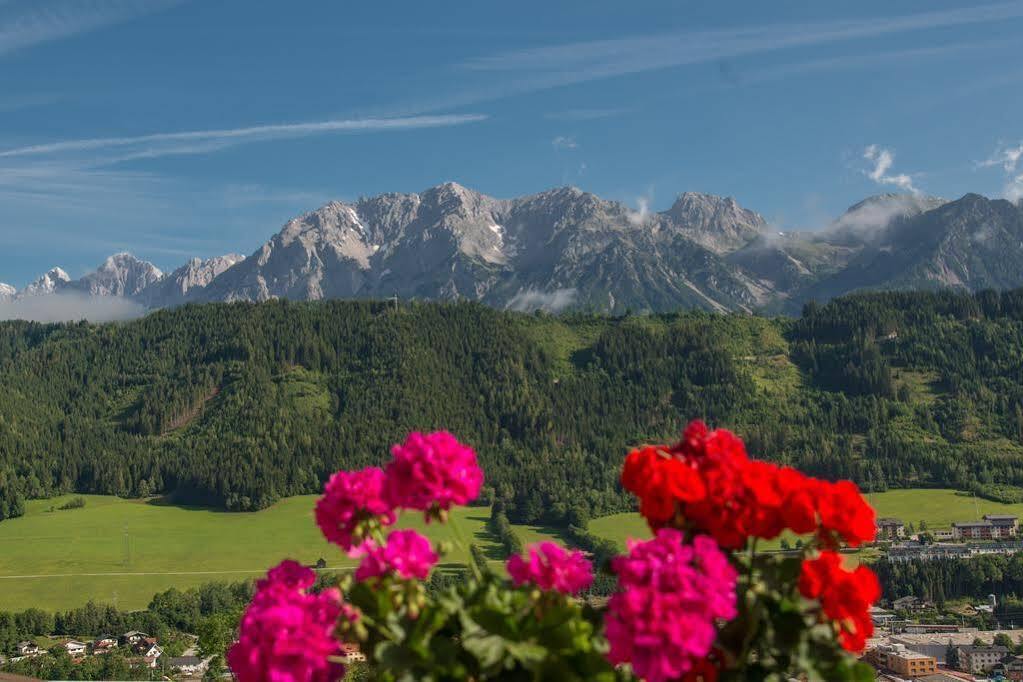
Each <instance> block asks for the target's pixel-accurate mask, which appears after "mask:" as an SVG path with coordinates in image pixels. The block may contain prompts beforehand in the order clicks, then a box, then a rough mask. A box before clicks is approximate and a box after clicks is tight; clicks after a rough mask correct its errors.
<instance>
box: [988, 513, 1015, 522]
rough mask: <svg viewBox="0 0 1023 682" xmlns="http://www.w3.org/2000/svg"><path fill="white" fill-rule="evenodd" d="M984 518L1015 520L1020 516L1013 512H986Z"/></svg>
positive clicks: (989, 519)
mask: <svg viewBox="0 0 1023 682" xmlns="http://www.w3.org/2000/svg"><path fill="white" fill-rule="evenodd" d="M984 518H985V519H987V520H988V521H1015V520H1016V519H1017V518H1019V517H1017V516H1013V515H1012V514H984Z"/></svg>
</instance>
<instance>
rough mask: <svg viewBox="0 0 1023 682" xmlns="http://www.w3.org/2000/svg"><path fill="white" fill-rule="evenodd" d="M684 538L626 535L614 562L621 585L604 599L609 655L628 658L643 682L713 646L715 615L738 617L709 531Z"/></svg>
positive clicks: (668, 674)
mask: <svg viewBox="0 0 1023 682" xmlns="http://www.w3.org/2000/svg"><path fill="white" fill-rule="evenodd" d="M683 539H684V536H683V534H682V533H681V532H680V531H678V530H675V529H673V528H661V529H660V530H658V531H657V535H656V536H655V537H654V539H652V540H648V541H646V542H636V541H630V543H629V554H628V555H627V556H621V557H617V558H615V559H614V560H612V568H613V570H614V572H615V573H616V574H617V575H618V583H619V591H618V592H617V593H616V594H615V595H614V596H612V597H611V600H610V601H609V602H608V612H607V619H606V631H607V639H608V641H609V642H610V645H611V650H610V652H609V654H608V657H609V658H610V660H611V662H612V663H625V662H628V663H631V664H632V668H633V670H634V671H635V672H636V674H637V675H638V676H640V677H642V678H643V679H645V680H647V681H648V682H661V681H662V680H670V679H676V678H678V677H681V676H682V675H685V674H686V673H688V672H690V671H691V670H693V668H694V667H695V666H696V665H698V664H699V663H700V661H702V660H703V659H704V658H705V657H706V656H707V654H708V652H710V650H711V647H712V645H713V643H714V639H715V637H716V635H717V631H716V630H715V621H716V620H717V619H720V618H725V619H728V618H734V617H735V615H736V606H735V599H736V597H735V584H736V572H735V569H734V568H733V567H732V565H731V564H730V563H729V561H728V558H727V557H726V556H725V555H724V554H723V553H722V552H721V550H720V549H719V548H718V546H717V545H716V544H715V543H714V541H713V540H711V539H710V538H708V537H706V536H696V537H694V538H692V542H691V544H684V543H683Z"/></svg>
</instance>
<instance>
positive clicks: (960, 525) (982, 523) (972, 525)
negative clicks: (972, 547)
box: [952, 521, 994, 528]
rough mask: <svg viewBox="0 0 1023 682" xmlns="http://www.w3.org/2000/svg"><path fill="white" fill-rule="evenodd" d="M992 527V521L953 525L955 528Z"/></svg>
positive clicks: (963, 522) (957, 522)
mask: <svg viewBox="0 0 1023 682" xmlns="http://www.w3.org/2000/svg"><path fill="white" fill-rule="evenodd" d="M992 525H994V524H992V523H991V522H990V521H956V522H955V523H953V524H952V526H953V527H955V528H987V527H988V526H992Z"/></svg>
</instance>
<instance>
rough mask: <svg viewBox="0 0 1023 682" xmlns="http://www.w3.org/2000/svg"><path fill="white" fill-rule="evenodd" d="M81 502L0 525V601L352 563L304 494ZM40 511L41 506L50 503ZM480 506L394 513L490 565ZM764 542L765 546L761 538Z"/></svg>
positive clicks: (943, 499)
mask: <svg viewBox="0 0 1023 682" xmlns="http://www.w3.org/2000/svg"><path fill="white" fill-rule="evenodd" d="M868 497H869V500H870V502H871V504H872V505H874V507H875V509H876V510H877V513H878V515H879V516H897V517H899V518H901V519H903V521H905V522H907V523H909V522H911V523H913V524H914V525H918V524H919V522H920V521H921V520H922V521H924V522H926V523H927V525H928V527H930V528H943V527H946V528H947V527H948V526H949V525H950V524H951V523H952V522H953V521H957V520H969V519H974V518H978V517H979V516H980V515H983V514H987V513H1009V514H1018V515H1020V516H1023V504H1000V503H997V502H991V501H989V500H984V499H980V498H976V497H973V496H972V495H969V494H965V493H960V492H957V491H954V490H948V489H912V490H891V491H888V492H883V493H873V494H871V495H869V496H868ZM84 498H85V500H86V505H85V507H83V508H81V509H70V510H57V509H56V508H57V507H59V506H60V505H61V504H63V503H64V502H66V501H67V500H69V499H71V496H65V497H58V498H53V499H49V500H35V501H31V502H29V503H28V507H27V510H26V514H25V516H24V517H21V518H18V519H11V520H8V521H5V522H3V523H0V610H21V609H25V608H28V607H38V608H42V609H46V610H58V609H67V608H69V607H72V606H77V605H81V604H84V603H85V602H87V601H89V600H90V599H91V600H94V601H97V602H106V603H112V604H117V605H118V606H120V607H121V608H125V609H133V608H142V607H144V606H145V605H146V604H148V603H149V600H150V598H151V597H152V596H153V594H154V593H156V592H159V591H161V590H165V589H168V588H171V587H178V588H186V587H189V586H193V585H198V584H200V583H204V582H211V581H221V580H223V581H236V580H246V579H250V578H254V577H257V576H259V575H260V574H262V573H263V572H264V571H265V570H266V568H267V567H268V566H270V565H272V564H274V563H276V562H278V561H280V560H281V559H282V558H284V557H291V558H295V559H298V560H300V561H302V562H304V563H307V564H314V563H315V562H316V561H317V560H318V559H320V558H323V559H324V560H325V561H326V563H327V566H328V567H329V568H337V569H341V570H343V569H346V568H350V567H352V565H353V561H352V560H351V559H349V558H348V557H346V556H344V555H343V554H342V553H341V552H340V551H338V550H337V549H336V548H334V547H331V546H329V545H328V544H327V543H326V542H325V541H324V540H323V538H322V537H321V535H320V533H319V530H318V529H317V527H316V524H315V523H314V521H313V517H312V510H313V504H314V503H315V500H316V496H313V495H304V496H298V497H289V498H286V499H284V500H281V501H280V502H278V503H277V504H275V505H273V506H272V507H270V508H269V509H265V510H263V511H259V512H239V513H230V512H221V511H215V510H210V509H199V508H189V507H180V506H169V505H162V504H159V503H156V502H155V501H140V500H124V499H120V498H116V497H108V496H99V495H87V496H84ZM51 510H52V511H51ZM489 514H490V509H489V508H488V507H469V508H461V509H457V510H455V511H454V512H453V518H454V521H455V522H454V523H452V524H448V525H443V526H442V525H438V524H430V525H426V524H424V523H423V521H422V518H421V517H420V516H418V515H411V514H406V515H405V516H404V517H402V519H401V522H400V523H401V525H403V526H405V527H412V528H416V529H418V530H420V531H422V532H425V533H426V534H427V535H429V536H430V537H431V538H433V539H439V540H447V541H450V542H451V543H452V547H453V549H452V552H451V554H449V555H448V556H447V557H446V559H445V561H446V563H448V564H449V565H450V564H465V563H466V562H468V560H469V544H470V543H475V544H477V545H479V546H480V547H481V548H482V549H483V550H484V552H485V553H486V555H487V556H488V557H489V558H490V559H491V561H492V564H494V565H495V566H496V565H498V564H499V562H500V559H501V552H502V550H501V547H500V546H499V545H498V544H497V543H496V542H495V540H494V538H493V537H492V536H491V534H490V533H489V532H488V531H487V528H486V521H487V519H488V518H489ZM589 529H590V530H591V531H592V532H593V533H595V534H597V535H599V536H601V537H605V538H608V539H612V540H615V541H616V542H618V543H619V544H620V545H622V546H623V547H624V544H625V541H626V540H627V539H628V538H630V537H631V538H642V537H646V536H647V535H648V534H649V531H648V530H647V528H646V525H645V523H644V522H643V520H642V519H641V518H640V517H639V516H638V515H637V514H634V513H622V514H613V515H609V516H604V517H601V518H597V519H594V520H592V521H591V522H590V524H589ZM515 530H516V532H517V533H518V534H519V536H520V539H521V540H522V541H523V542H524V543H526V544H528V543H532V542H539V541H542V540H545V539H551V538H554V539H558V538H559V535H558V531H557V529H554V528H551V527H545V526H536V525H516V526H515ZM768 546H771V545H768Z"/></svg>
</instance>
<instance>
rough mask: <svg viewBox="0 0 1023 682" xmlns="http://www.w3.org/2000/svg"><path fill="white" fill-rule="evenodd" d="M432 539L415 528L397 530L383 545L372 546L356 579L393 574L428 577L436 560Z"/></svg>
mask: <svg viewBox="0 0 1023 682" xmlns="http://www.w3.org/2000/svg"><path fill="white" fill-rule="evenodd" d="M438 558H439V557H438V556H437V553H436V552H434V551H433V546H432V545H431V544H430V541H429V540H428V539H426V538H425V537H423V536H422V535H420V534H419V533H417V532H416V531H414V530H396V531H392V532H391V534H390V535H388V536H387V542H386V544H384V546H383V547H378V546H376V545H371V546H369V547H368V549H367V551H366V555H365V556H364V557H363V558H362V563H360V564H359V568H358V569H356V571H355V579H356V580H359V581H362V580H366V579H367V578H373V577H376V576H381V575H386V574H388V573H393V574H395V575H397V576H399V577H401V578H402V579H404V580H426V578H427V577H428V576H429V575H430V569H432V568H433V567H434V565H435V564H436V563H437V559H438Z"/></svg>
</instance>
